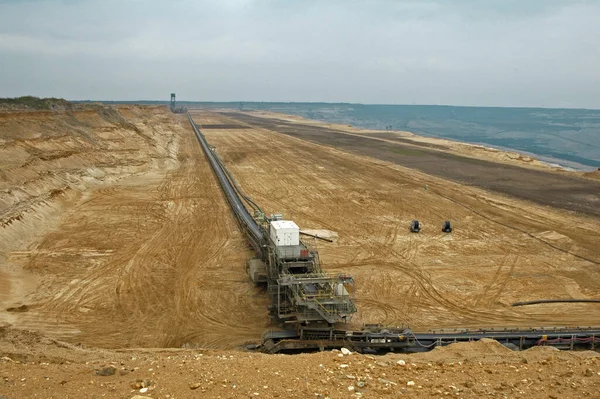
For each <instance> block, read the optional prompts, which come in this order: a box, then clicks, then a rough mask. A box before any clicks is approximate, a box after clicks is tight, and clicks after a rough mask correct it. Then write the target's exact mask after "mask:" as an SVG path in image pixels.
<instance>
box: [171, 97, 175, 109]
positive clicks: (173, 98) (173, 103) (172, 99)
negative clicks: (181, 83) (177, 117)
mask: <svg viewBox="0 0 600 399" xmlns="http://www.w3.org/2000/svg"><path fill="white" fill-rule="evenodd" d="M171 112H175V93H171Z"/></svg>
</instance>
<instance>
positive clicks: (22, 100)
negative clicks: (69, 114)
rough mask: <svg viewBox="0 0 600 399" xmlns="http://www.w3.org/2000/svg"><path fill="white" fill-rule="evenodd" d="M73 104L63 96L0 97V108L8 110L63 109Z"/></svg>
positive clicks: (69, 107)
mask: <svg viewBox="0 0 600 399" xmlns="http://www.w3.org/2000/svg"><path fill="white" fill-rule="evenodd" d="M72 107H73V104H72V103H71V102H70V101H67V100H65V99H64V98H55V97H50V98H39V97H34V96H23V97H16V98H0V109H9V110H20V109H24V110H65V109H71V108H72Z"/></svg>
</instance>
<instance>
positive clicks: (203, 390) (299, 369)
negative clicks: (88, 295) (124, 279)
mask: <svg viewBox="0 0 600 399" xmlns="http://www.w3.org/2000/svg"><path fill="white" fill-rule="evenodd" d="M599 391H600V358H599V357H598V354H597V353H594V352H559V351H558V350H556V349H554V348H548V347H536V348H533V349H530V350H527V351H524V352H512V351H511V350H509V349H507V348H505V347H503V346H502V345H500V344H499V343H497V342H495V341H489V340H482V341H479V342H473V343H465V344H454V345H450V346H447V347H443V348H439V349H435V350H433V351H432V352H429V353H424V354H414V355H400V354H389V355H386V356H378V357H373V356H366V355H359V354H349V355H343V354H342V353H340V352H339V351H331V352H322V353H314V354H302V355H293V356H285V355H262V354H257V353H247V352H240V351H206V350H185V349H184V350H177V349H154V350H153V349H133V350H127V351H123V350H122V351H111V350H98V349H87V348H84V347H77V346H73V345H69V344H65V343H63V342H60V341H53V340H49V339H47V338H43V337H40V336H38V335H37V334H32V333H26V332H19V331H15V330H7V329H0V395H2V396H5V397H6V398H8V399H12V398H33V397H43V398H81V397H109V398H136V399H142V398H196V397H207V398H219V397H220V398H298V399H300V398H302V399H304V398H312V397H314V398H320V399H325V398H332V399H335V398H388V397H389V398H397V397H410V398H432V397H433V398H450V397H455V398H482V397H490V398H507V397H527V398H532V399H537V398H544V399H548V398H587V397H589V398H597V397H598V392H599Z"/></svg>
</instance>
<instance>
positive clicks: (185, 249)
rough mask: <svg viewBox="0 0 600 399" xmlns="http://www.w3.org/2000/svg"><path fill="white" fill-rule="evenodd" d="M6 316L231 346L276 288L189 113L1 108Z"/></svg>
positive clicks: (73, 332)
mask: <svg viewBox="0 0 600 399" xmlns="http://www.w3.org/2000/svg"><path fill="white" fill-rule="evenodd" d="M0 138H1V140H2V141H1V142H0V143H1V144H0V162H1V165H0V166H1V170H2V173H1V174H0V178H1V180H0V220H1V227H0V264H2V268H0V287H2V290H1V291H0V292H1V294H0V306H1V308H0V309H2V311H0V321H4V322H5V323H8V324H12V325H13V326H15V327H19V328H27V329H33V330H37V331H42V332H44V333H45V334H46V335H48V336H52V337H57V338H61V339H66V340H69V341H71V342H82V343H85V344H89V345H94V346H102V347H113V348H114V347H129V346H148V347H162V346H174V347H180V346H184V345H192V346H202V347H219V348H228V347H229V348H231V347H236V346H239V345H240V344H242V343H244V342H245V341H246V340H248V339H258V338H260V335H261V333H262V331H263V328H264V326H265V325H266V324H267V322H268V321H267V319H266V317H265V315H266V299H265V298H264V297H263V295H260V293H257V290H256V289H255V288H254V287H253V286H252V285H251V284H250V282H249V281H248V279H247V276H246V274H245V271H244V267H243V265H244V261H245V259H246V258H247V256H248V255H247V254H248V251H247V245H246V243H245V241H244V238H243V236H242V235H241V233H240V232H239V231H238V229H237V225H236V224H235V222H234V219H233V217H232V216H231V212H230V211H229V208H228V207H227V205H226V202H225V201H223V199H222V197H221V192H220V189H219V187H218V185H217V183H216V181H215V180H214V179H213V176H212V172H211V169H210V166H209V165H208V164H207V162H206V160H205V158H204V156H203V154H202V152H201V149H200V146H199V145H198V143H197V141H196V138H195V137H194V135H193V133H192V131H191V128H190V126H189V123H188V122H187V120H186V118H185V117H179V118H175V117H173V115H172V114H170V113H168V111H167V110H166V109H164V108H137V107H124V108H111V107H100V108H96V109H92V110H86V111H79V112H77V111H76V112H66V113H64V112H63V113H45V112H39V113H27V114H18V113H5V114H0Z"/></svg>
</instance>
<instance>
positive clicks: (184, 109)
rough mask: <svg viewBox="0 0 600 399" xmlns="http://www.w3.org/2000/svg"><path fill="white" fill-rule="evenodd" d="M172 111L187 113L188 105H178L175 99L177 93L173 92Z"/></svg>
mask: <svg viewBox="0 0 600 399" xmlns="http://www.w3.org/2000/svg"><path fill="white" fill-rule="evenodd" d="M171 112H173V113H175V114H185V113H186V112H187V108H186V107H178V106H177V102H176V100H175V93H171Z"/></svg>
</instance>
